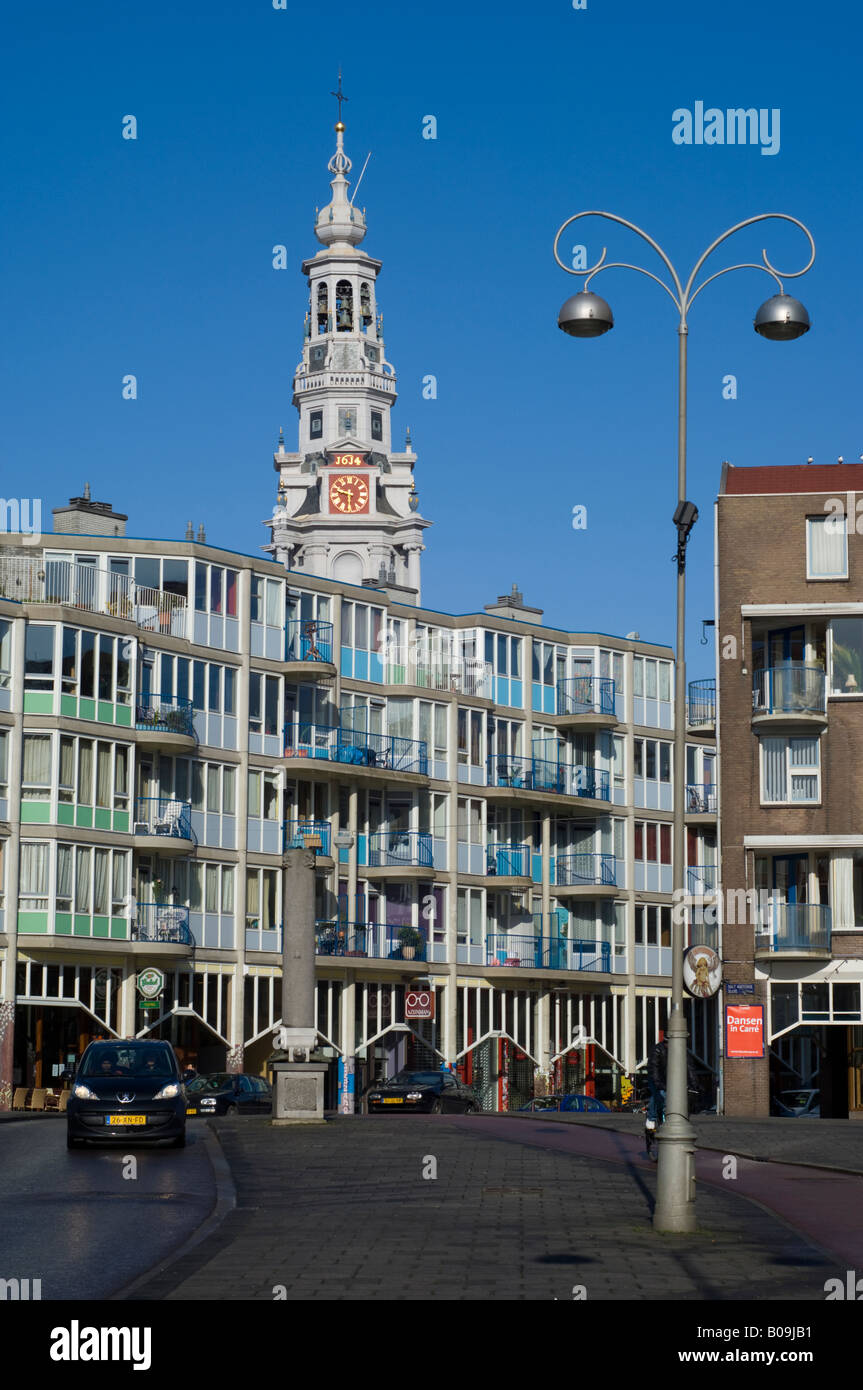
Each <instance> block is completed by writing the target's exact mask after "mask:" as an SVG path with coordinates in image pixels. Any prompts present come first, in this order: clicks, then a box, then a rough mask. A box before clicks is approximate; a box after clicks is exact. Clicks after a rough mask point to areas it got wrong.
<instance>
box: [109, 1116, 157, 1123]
mask: <svg viewBox="0 0 863 1390" xmlns="http://www.w3.org/2000/svg"><path fill="white" fill-rule="evenodd" d="M146 1123H147V1116H146V1115H106V1116H105V1124H106V1125H145V1124H146Z"/></svg>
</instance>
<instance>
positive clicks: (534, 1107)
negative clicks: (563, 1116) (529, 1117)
mask: <svg viewBox="0 0 863 1390" xmlns="http://www.w3.org/2000/svg"><path fill="white" fill-rule="evenodd" d="M562 1100H563V1096H559V1095H554V1096H535V1097H534V1099H533V1100H529V1101H528V1102H527V1105H520V1106H519V1107H518V1113H519V1114H521V1112H522V1111H523V1110H531V1111H542V1110H559V1109H560V1102H561V1101H562Z"/></svg>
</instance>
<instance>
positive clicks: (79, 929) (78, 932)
mask: <svg viewBox="0 0 863 1390" xmlns="http://www.w3.org/2000/svg"><path fill="white" fill-rule="evenodd" d="M90 923H91V919H90V918H89V917H81V916H79V915H78V914H77V913H76V915H75V921H74V924H73V928H72V935H73V936H90V934H91V932H90Z"/></svg>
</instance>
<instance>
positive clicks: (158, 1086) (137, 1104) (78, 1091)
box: [66, 1039, 186, 1149]
mask: <svg viewBox="0 0 863 1390" xmlns="http://www.w3.org/2000/svg"><path fill="white" fill-rule="evenodd" d="M88 1139H100V1140H106V1141H108V1142H115V1143H116V1142H117V1141H118V1140H122V1142H123V1143H124V1144H128V1143H129V1141H130V1139H134V1140H135V1142H137V1141H138V1140H139V1139H145V1140H151V1139H152V1140H157V1139H169V1140H170V1141H171V1144H172V1145H173V1147H174V1148H177V1149H181V1148H182V1147H183V1146H184V1144H185V1142H186V1097H185V1094H184V1089H183V1083H182V1081H181V1080H180V1069H179V1067H178V1065H177V1058H176V1057H175V1055H174V1049H173V1048H172V1047H171V1045H170V1043H166V1042H156V1041H143V1040H140V1039H136V1040H134V1041H125V1042H124V1041H117V1042H93V1043H90V1045H89V1047H87V1048H86V1050H85V1052H84V1055H83V1056H82V1058H81V1061H80V1063H79V1065H78V1069H77V1071H76V1072H75V1076H74V1079H73V1081H72V1090H71V1093H70V1096H69V1103H68V1106H67V1108H66V1145H67V1147H68V1148H70V1149H77V1148H79V1147H80V1146H81V1144H83V1143H84V1142H85V1141H86V1140H88Z"/></svg>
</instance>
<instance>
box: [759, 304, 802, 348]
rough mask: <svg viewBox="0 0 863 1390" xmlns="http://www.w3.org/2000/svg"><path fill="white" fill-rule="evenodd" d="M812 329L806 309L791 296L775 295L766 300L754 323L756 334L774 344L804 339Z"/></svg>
mask: <svg viewBox="0 0 863 1390" xmlns="http://www.w3.org/2000/svg"><path fill="white" fill-rule="evenodd" d="M810 327H811V324H810V322H809V315H808V314H807V312H806V309H805V308H804V306H803V305H802V304H801V303H800V300H799V299H793V298H792V296H791V295H790V294H774V295H771V296H770V298H769V299H765V301H764V303H763V304H762V305H761V308H760V309H759V310H758V313H757V314H756V315H755V321H754V328H755V332H756V333H760V334H761V337H762V338H769V339H770V340H771V342H774V343H784V342H790V341H791V339H792V338H802V336H803V334H804V333H808V332H809V329H810Z"/></svg>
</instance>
